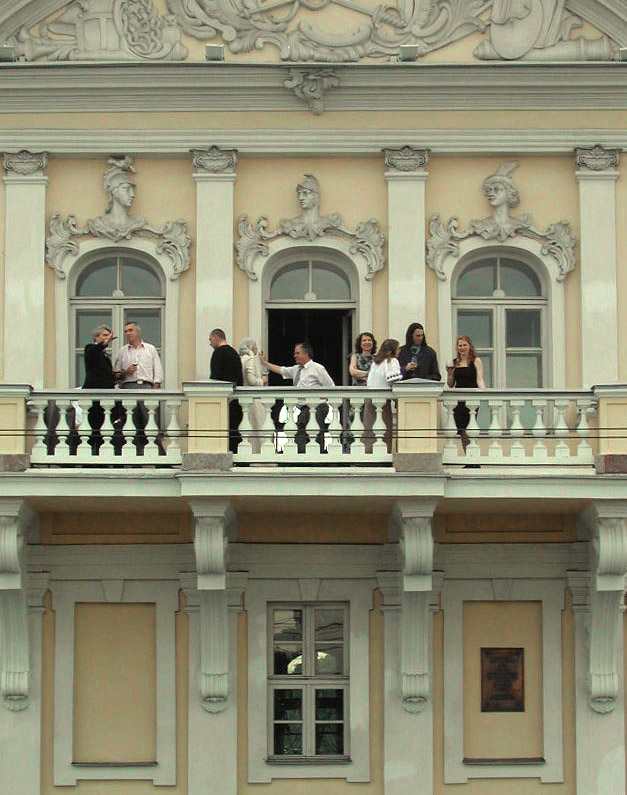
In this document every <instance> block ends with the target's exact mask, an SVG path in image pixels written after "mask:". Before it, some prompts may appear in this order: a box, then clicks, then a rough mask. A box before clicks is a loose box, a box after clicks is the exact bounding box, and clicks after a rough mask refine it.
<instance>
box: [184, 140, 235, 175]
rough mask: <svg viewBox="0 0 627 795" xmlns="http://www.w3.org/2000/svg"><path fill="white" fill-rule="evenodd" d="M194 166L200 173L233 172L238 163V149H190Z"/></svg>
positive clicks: (216, 147) (217, 147) (213, 147)
mask: <svg viewBox="0 0 627 795" xmlns="http://www.w3.org/2000/svg"><path fill="white" fill-rule="evenodd" d="M189 151H190V152H191V155H192V163H193V164H194V168H196V169H197V170H198V172H199V173H200V174H203V173H204V174H233V172H234V170H235V166H236V165H237V149H221V148H220V147H219V146H210V147H209V148H208V149H190V150H189Z"/></svg>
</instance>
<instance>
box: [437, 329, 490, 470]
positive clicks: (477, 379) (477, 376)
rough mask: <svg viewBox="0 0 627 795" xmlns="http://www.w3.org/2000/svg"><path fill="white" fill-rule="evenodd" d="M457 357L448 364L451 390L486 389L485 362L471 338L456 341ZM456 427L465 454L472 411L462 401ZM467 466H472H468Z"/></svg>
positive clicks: (457, 408) (447, 379)
mask: <svg viewBox="0 0 627 795" xmlns="http://www.w3.org/2000/svg"><path fill="white" fill-rule="evenodd" d="M455 347H456V350H457V356H456V357H455V358H454V359H453V361H452V362H447V364H446V383H447V385H448V386H449V387H450V388H456V389H485V381H484V379H483V362H482V361H481V359H480V358H479V357H478V356H477V351H476V350H475V346H474V345H473V343H472V340H471V339H470V337H467V336H465V335H461V336H459V337H457V340H456V341H455ZM453 416H454V417H455V426H456V427H457V433H458V434H459V436H460V439H461V443H462V447H463V450H464V453H466V448H467V447H468V444H469V439H468V434H467V432H466V428H467V427H468V424H469V423H470V409H469V408H468V406H467V405H466V402H465V401H463V400H461V401H460V402H459V403H458V404H457V405H456V406H455V408H454V409H453ZM467 466H471V465H470V464H468V465H467Z"/></svg>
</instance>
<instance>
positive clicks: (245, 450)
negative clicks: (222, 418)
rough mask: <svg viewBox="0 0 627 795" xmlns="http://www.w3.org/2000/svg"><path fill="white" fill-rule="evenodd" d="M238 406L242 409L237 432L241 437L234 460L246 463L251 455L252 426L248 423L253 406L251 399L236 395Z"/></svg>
mask: <svg viewBox="0 0 627 795" xmlns="http://www.w3.org/2000/svg"><path fill="white" fill-rule="evenodd" d="M238 399H239V404H240V406H241V408H242V421H241V423H240V426H239V432H240V434H241V436H242V441H241V442H240V443H239V446H238V448H237V453H236V459H237V460H239V461H248V460H249V459H250V458H251V456H252V454H253V445H252V434H253V425H252V422H251V421H250V416H249V412H250V408H251V406H252V404H253V401H252V398H251V397H248V396H245V397H240V396H239V395H238Z"/></svg>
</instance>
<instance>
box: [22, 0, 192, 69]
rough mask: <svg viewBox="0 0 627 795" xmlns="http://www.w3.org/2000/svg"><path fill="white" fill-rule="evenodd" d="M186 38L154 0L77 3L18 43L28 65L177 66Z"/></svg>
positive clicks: (25, 32) (26, 33)
mask: <svg viewBox="0 0 627 795" xmlns="http://www.w3.org/2000/svg"><path fill="white" fill-rule="evenodd" d="M180 38H181V30H180V28H179V25H178V22H177V20H176V17H175V16H174V15H173V14H166V15H165V16H164V17H160V16H159V14H158V13H157V9H156V8H155V4H154V2H153V0H77V1H76V2H73V3H69V4H68V6H67V7H66V8H65V9H64V11H63V13H61V14H60V15H59V16H57V17H55V18H54V19H53V20H51V21H43V22H41V23H40V24H39V25H38V26H37V28H36V29H35V32H32V30H28V29H27V28H26V27H23V28H21V29H20V30H19V31H18V32H17V33H16V35H15V37H14V41H15V51H16V55H17V56H18V57H21V58H24V59H25V60H27V61H35V60H37V59H39V58H45V59H47V60H48V61H120V60H125V61H126V60H150V61H158V60H172V61H177V60H183V59H184V58H185V57H186V56H187V52H188V51H187V48H186V47H184V46H183V45H182V44H181V41H180Z"/></svg>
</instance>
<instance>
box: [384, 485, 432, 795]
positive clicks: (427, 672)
mask: <svg viewBox="0 0 627 795" xmlns="http://www.w3.org/2000/svg"><path fill="white" fill-rule="evenodd" d="M434 507H435V503H433V502H430V501H424V502H421V501H409V500H408V501H402V502H400V503H398V504H397V506H396V509H395V511H394V514H393V516H392V520H391V533H390V535H391V540H392V541H394V540H398V541H399V551H400V553H401V557H402V564H403V572H402V574H401V575H400V576H399V575H398V574H396V573H395V572H380V573H379V587H380V588H381V591H382V593H383V595H384V599H385V602H384V606H383V612H384V616H385V625H384V660H385V668H384V732H383V736H384V740H383V748H384V751H383V753H384V768H383V778H384V782H385V784H384V791H385V795H406V793H408V792H411V793H413V795H432V793H433V706H432V697H431V659H432V654H431V637H432V622H431V611H432V609H433V606H432V602H433V599H434V598H437V594H435V595H434V587H433V576H432V575H433V571H432V569H433V538H432V532H431V520H432V516H433V510H434ZM435 590H437V589H435Z"/></svg>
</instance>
